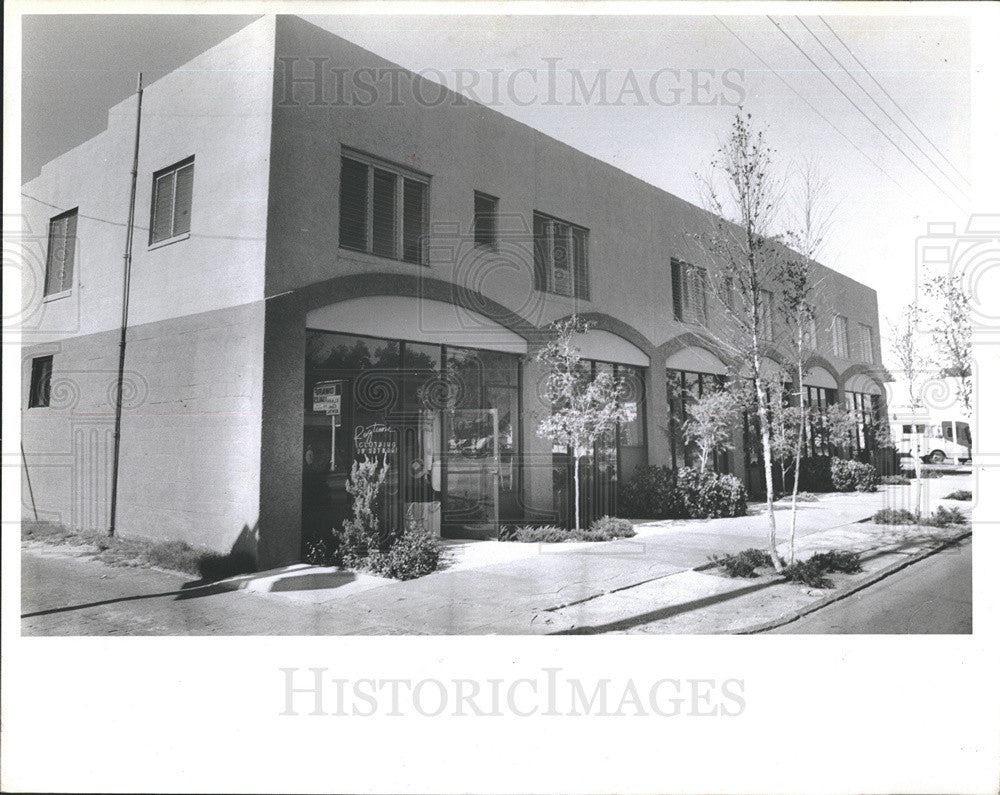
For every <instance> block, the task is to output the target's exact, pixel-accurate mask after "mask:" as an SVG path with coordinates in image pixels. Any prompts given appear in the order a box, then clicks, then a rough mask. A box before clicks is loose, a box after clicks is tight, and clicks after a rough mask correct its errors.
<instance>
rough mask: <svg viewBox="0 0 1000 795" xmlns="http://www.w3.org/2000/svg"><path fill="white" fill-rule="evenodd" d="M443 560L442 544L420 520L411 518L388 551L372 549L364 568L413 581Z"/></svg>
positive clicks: (431, 570) (429, 571) (383, 574)
mask: <svg viewBox="0 0 1000 795" xmlns="http://www.w3.org/2000/svg"><path fill="white" fill-rule="evenodd" d="M440 560H441V543H440V542H439V541H438V539H436V538H434V537H433V536H432V535H431V534H430V533H428V532H427V531H426V530H425V529H424V528H423V526H422V525H421V524H420V523H418V522H415V521H411V522H410V523H409V525H408V526H407V528H406V530H404V531H403V533H402V534H401V535H400V536H399V537H398V538H396V539H394V541H393V543H392V544H391V545H390V547H389V549H388V550H386V551H384V552H383V551H379V550H374V551H371V552H370V553H369V554H368V557H367V558H366V559H365V561H364V568H366V569H368V570H369V571H371V572H373V573H375V574H381V575H382V576H384V577H392V578H394V579H397V580H413V579H416V578H417V577H423V576H424V575H426V574H430V573H431V572H433V571H435V570H436V569H437V567H438V563H439V562H440Z"/></svg>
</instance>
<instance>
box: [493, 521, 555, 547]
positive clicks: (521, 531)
mask: <svg viewBox="0 0 1000 795" xmlns="http://www.w3.org/2000/svg"><path fill="white" fill-rule="evenodd" d="M504 535H506V536H507V537H506V538H505V537H503V536H504ZM569 538H570V531H569V530H567V529H566V528H564V527H556V526H555V525H552V524H546V525H540V526H536V525H530V524H526V525H520V526H518V527H512V528H508V533H505V534H501V539H500V540H501V541H520V542H522V543H525V544H551V543H557V542H559V541H568V540H569Z"/></svg>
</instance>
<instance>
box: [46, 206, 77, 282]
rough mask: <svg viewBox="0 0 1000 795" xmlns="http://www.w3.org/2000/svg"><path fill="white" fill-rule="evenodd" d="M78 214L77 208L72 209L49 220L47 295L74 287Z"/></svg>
mask: <svg viewBox="0 0 1000 795" xmlns="http://www.w3.org/2000/svg"><path fill="white" fill-rule="evenodd" d="M76 215H77V211H76V210H70V211H69V212H66V213H63V214H62V215H57V216H56V217H55V218H53V219H52V220H50V221H49V249H48V251H47V252H46V253H45V295H54V294H56V293H62V292H65V291H66V290H69V289H72V287H73V265H74V262H75V260H76Z"/></svg>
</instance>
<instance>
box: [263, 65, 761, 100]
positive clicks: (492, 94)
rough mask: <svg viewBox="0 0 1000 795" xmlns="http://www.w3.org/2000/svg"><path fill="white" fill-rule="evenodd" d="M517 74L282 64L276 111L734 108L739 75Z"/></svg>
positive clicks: (552, 69) (555, 69)
mask: <svg viewBox="0 0 1000 795" xmlns="http://www.w3.org/2000/svg"><path fill="white" fill-rule="evenodd" d="M541 60H542V62H543V64H544V65H543V66H525V67H520V68H518V69H449V70H442V69H433V68H431V69H420V70H418V71H416V72H411V71H409V70H407V69H403V68H401V67H384V68H380V67H374V66H373V67H359V68H350V67H342V66H339V65H337V64H336V63H335V62H334V61H333V59H331V58H328V57H305V56H281V57H279V58H278V70H279V80H280V86H281V89H280V91H281V93H280V98H279V99H278V103H277V104H278V106H279V107H299V106H309V107H348V106H350V107H362V108H366V107H371V106H373V105H376V104H384V105H385V106H386V107H403V106H406V105H410V104H416V105H419V106H423V107H437V106H440V105H453V106H456V107H461V106H466V105H469V104H470V101H472V102H477V103H479V104H481V105H486V106H488V107H494V108H496V107H504V106H516V107H528V106H532V105H544V106H547V107H580V106H585V105H592V106H598V107H625V106H660V107H676V106H679V105H693V106H711V105H727V106H731V107H737V106H739V105H740V104H741V103H742V102H743V101H744V100H745V99H746V94H747V92H746V89H745V87H744V72H743V70H741V69H675V68H669V67H664V68H660V69H653V70H649V69H633V68H628V69H609V68H603V69H574V68H568V67H564V66H561V65H560V64H561V62H562V61H563V58H558V57H550V58H542V59H541Z"/></svg>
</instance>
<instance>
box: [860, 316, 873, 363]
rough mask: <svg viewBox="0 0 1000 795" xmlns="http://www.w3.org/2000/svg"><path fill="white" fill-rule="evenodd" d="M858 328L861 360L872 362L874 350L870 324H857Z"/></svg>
mask: <svg viewBox="0 0 1000 795" xmlns="http://www.w3.org/2000/svg"><path fill="white" fill-rule="evenodd" d="M858 328H859V329H860V334H859V335H858V336H859V338H860V340H861V361H863V362H867V363H868V364H872V363H873V362H874V361H875V351H874V350H873V347H874V346H873V344H872V329H871V326H863V325H859V326H858Z"/></svg>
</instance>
